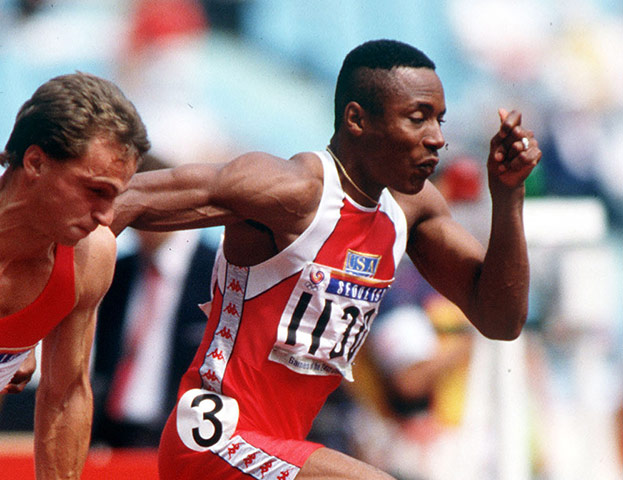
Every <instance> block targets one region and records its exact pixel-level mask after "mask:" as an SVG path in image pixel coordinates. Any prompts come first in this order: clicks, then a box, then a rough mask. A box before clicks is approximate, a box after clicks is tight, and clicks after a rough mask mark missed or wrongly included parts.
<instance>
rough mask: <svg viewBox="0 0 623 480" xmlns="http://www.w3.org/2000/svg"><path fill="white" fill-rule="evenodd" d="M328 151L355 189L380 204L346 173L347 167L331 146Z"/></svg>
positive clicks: (375, 203)
mask: <svg viewBox="0 0 623 480" xmlns="http://www.w3.org/2000/svg"><path fill="white" fill-rule="evenodd" d="M327 152H329V155H331V158H333V160H335V163H337V166H338V167H340V170H341V171H342V173H343V174H344V176H345V177H346V180H348V181H349V182H350V184H351V185H352V186H353V187H355V190H357V191H358V192H359V193H361V194H362V195H363V196H364V197H366V198H367V199H368V200H370V201H371V202H372V203H374V205H378V204H379V201H378V200H375V199H374V198H372V197H371V196H370V195H368V194H367V193H366V192H364V191H363V190H362V189H361V188H359V186H358V185H357V184H356V183H355V181H354V180H353V179H352V178H350V176H349V175H348V173H346V169H345V168H344V165H342V162H340V160H339V159H338V158H337V156H336V155H335V153H333V151H332V150H331V148H330V147H328V146H327Z"/></svg>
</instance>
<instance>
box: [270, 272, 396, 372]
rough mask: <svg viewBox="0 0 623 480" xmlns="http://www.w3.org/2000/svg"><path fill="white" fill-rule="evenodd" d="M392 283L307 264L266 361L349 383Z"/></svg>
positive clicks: (280, 322) (281, 320)
mask: <svg viewBox="0 0 623 480" xmlns="http://www.w3.org/2000/svg"><path fill="white" fill-rule="evenodd" d="M392 281H393V279H391V280H377V279H374V278H370V277H365V276H361V275H353V274H350V273H347V272H345V271H342V270H337V269H334V268H331V267H326V266H323V265H319V264H316V263H310V264H309V265H307V267H305V269H304V270H303V272H302V274H301V276H300V277H299V280H298V282H297V284H296V287H295V288H294V290H293V292H292V295H291V296H290V299H289V300H288V303H287V305H286V308H285V310H284V312H283V314H282V315H281V319H280V321H279V328H278V331H277V341H276V343H275V345H274V346H273V349H272V351H271V353H270V357H269V358H270V359H271V360H273V361H275V362H278V363H281V364H283V365H285V366H286V367H288V368H290V369H291V370H294V371H296V372H299V373H303V374H306V375H342V376H343V377H344V378H346V379H347V380H349V381H352V380H353V376H352V368H351V365H352V362H353V359H354V358H355V355H356V353H357V351H358V350H359V348H360V347H361V345H362V344H363V341H364V340H365V338H366V336H367V335H368V331H369V329H370V326H371V325H372V321H373V320H374V318H375V317H376V315H377V313H378V307H379V304H380V301H381V299H382V298H383V296H384V295H385V293H386V292H387V290H388V288H389V286H390V285H391V283H392Z"/></svg>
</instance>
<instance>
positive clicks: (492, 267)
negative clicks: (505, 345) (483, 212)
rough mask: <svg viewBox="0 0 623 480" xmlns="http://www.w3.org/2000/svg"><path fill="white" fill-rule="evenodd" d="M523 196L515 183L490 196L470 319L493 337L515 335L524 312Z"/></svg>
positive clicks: (526, 270) (527, 277) (526, 280)
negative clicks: (487, 230) (488, 226)
mask: <svg viewBox="0 0 623 480" xmlns="http://www.w3.org/2000/svg"><path fill="white" fill-rule="evenodd" d="M523 197H524V190H523V187H519V188H516V189H513V190H511V191H509V192H508V193H507V194H506V195H496V196H494V198H493V208H492V220H491V236H490V239H489V246H488V248H487V252H486V255H485V259H484V262H483V265H482V269H481V271H480V275H479V278H478V281H477V286H476V289H477V290H476V295H475V299H476V300H475V301H476V312H477V314H476V318H477V321H476V322H474V325H475V326H476V327H477V328H478V330H480V332H481V333H483V334H484V335H485V336H487V337H489V338H493V339H500V340H512V339H514V338H516V337H517V336H518V335H519V334H520V332H521V329H522V328H523V325H524V323H525V321H526V317H527V314H528V290H529V286H530V267H529V261H528V251H527V245H526V239H525V234H524V226H523Z"/></svg>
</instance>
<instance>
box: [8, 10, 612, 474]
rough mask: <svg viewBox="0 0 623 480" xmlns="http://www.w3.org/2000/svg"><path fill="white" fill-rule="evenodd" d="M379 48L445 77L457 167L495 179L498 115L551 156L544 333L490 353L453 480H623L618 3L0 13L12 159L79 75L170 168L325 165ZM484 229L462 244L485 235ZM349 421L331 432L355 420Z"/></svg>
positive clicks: (21, 442)
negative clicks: (256, 155) (340, 86)
mask: <svg viewBox="0 0 623 480" xmlns="http://www.w3.org/2000/svg"><path fill="white" fill-rule="evenodd" d="M374 38H393V39H397V40H402V41H406V42H408V43H411V44H413V45H415V46H417V47H419V48H421V49H422V50H423V51H424V52H426V53H427V54H428V55H429V56H430V57H431V58H432V59H433V60H434V61H435V62H436V64H437V67H438V69H437V71H438V74H439V76H440V77H441V79H442V81H443V83H444V87H445V92H446V101H447V106H448V114H447V116H446V118H447V123H446V124H445V125H444V133H445V136H446V140H447V141H448V143H449V145H448V148H447V149H446V150H445V151H443V152H442V154H441V156H442V163H445V164H446V165H451V164H452V163H453V162H458V161H459V160H460V159H465V158H469V159H473V160H474V161H476V162H478V163H479V165H480V166H481V167H482V169H483V170H484V161H485V159H486V155H487V151H488V141H489V138H490V137H491V135H492V134H493V132H494V131H495V130H496V128H497V123H498V119H497V114H496V110H497V108H498V107H505V108H508V109H511V108H517V109H520V110H521V111H523V112H524V119H525V122H526V124H528V125H530V126H531V128H532V129H533V130H534V131H535V134H536V136H537V138H538V139H539V142H540V145H541V147H542V150H543V154H544V155H543V160H542V163H541V164H540V165H539V167H538V168H537V170H536V171H535V172H534V174H533V176H532V177H531V179H530V181H529V184H528V195H529V198H528V201H527V203H526V230H527V235H528V240H529V246H530V256H531V263H532V275H533V281H532V292H531V305H530V319H529V328H528V329H527V331H526V334H525V335H522V337H521V338H520V340H518V341H517V342H513V343H511V344H502V345H497V344H496V345H492V344H491V343H490V342H484V341H482V342H480V341H477V343H476V345H475V346H474V355H473V359H472V367H473V368H472V371H471V376H470V380H469V386H468V390H467V392H468V393H467V395H468V396H467V400H466V406H465V415H464V416H463V422H462V423H463V424H462V426H461V428H462V430H461V435H463V436H464V441H465V442H466V444H468V445H470V449H469V450H467V451H466V450H465V449H463V450H462V452H463V455H460V454H458V453H457V452H448V453H446V456H445V457H444V460H445V462H446V466H447V469H448V470H451V473H450V474H449V476H448V477H445V478H461V479H470V478H479V479H491V480H515V479H516V480H529V479H542V480H574V479H583V480H585V479H593V478H595V479H597V478H599V479H600V480H610V479H612V480H615V479H620V478H622V475H623V473H622V469H621V457H620V455H621V454H620V448H621V445H620V443H617V442H620V441H621V440H620V438H621V435H622V432H621V428H622V427H621V424H618V425H617V424H616V423H615V420H616V415H617V412H620V410H621V407H622V405H623V394H622V390H623V375H622V373H621V372H622V371H623V369H622V367H623V319H622V315H623V245H622V242H621V240H622V239H623V55H621V45H623V2H621V1H620V0H567V1H565V2H560V1H555V0H515V1H513V2H502V1H499V0H439V1H427V0H392V1H389V2H379V1H377V0H340V1H331V0H307V1H304V2H303V1H296V0H202V1H198V0H197V1H193V0H125V1H124V0H57V1H37V0H30V1H29V0H0V106H1V107H0V141H1V142H3V143H2V145H4V142H5V141H6V139H7V138H8V135H9V133H10V130H11V128H12V124H13V121H14V118H15V115H16V113H17V110H18V108H19V107H20V106H21V104H22V103H23V102H24V101H25V100H26V99H27V98H29V97H30V95H31V94H32V92H33V91H34V90H35V89H36V88H37V87H38V86H39V85H40V84H41V83H43V82H45V81H46V80H48V79H49V78H51V77H52V76H55V75H58V74H62V73H69V72H73V71H76V70H80V71H87V72H91V73H94V74H97V75H100V76H103V77H106V78H108V79H111V80H113V81H115V82H116V83H117V84H118V85H119V86H120V87H121V88H122V89H123V90H124V92H125V93H126V94H127V96H128V97H129V98H130V99H131V100H132V101H134V102H135V104H136V105H137V107H138V109H139V111H140V112H141V114H142V116H143V118H144V120H145V122H146V124H147V127H148V131H149V133H150V138H151V141H152V143H153V150H154V153H157V154H159V155H161V156H163V157H165V158H167V159H168V160H169V161H172V162H176V163H186V162H196V161H216V160H223V159H229V158H232V157H233V156H235V155H236V154H239V153H241V152H244V151H248V150H265V151H269V152H271V153H274V154H276V155H280V156H284V157H289V156H291V155H292V154H294V153H296V152H299V151H304V150H318V149H323V148H324V146H325V145H326V144H327V143H328V140H329V138H330V137H331V134H332V132H333V129H332V125H333V105H332V101H333V89H334V83H335V79H336V76H337V73H338V70H339V67H340V64H341V61H342V59H343V57H344V55H345V54H346V53H347V52H348V51H349V50H350V49H352V48H353V47H354V46H356V45H358V44H359V43H362V42H363V41H366V40H369V39H374ZM617 52H618V53H617ZM486 197H487V194H486V191H485V193H484V194H483V195H482V198H480V199H479V200H480V201H481V202H480V203H479V206H481V207H483V208H484V209H486V208H487V198H486ZM482 223H483V222H482V220H479V221H473V220H470V219H469V217H466V225H465V226H466V227H467V228H468V229H472V230H473V231H474V233H475V234H476V235H481V234H482V233H481V230H479V229H481V227H482ZM484 223H486V222H484ZM207 234H208V235H211V234H212V233H211V232H208V233H207ZM484 240H485V241H486V238H485V239H484ZM126 244H127V245H130V244H131V239H130V238H128V239H127V242H126V241H125V240H124V241H122V242H121V250H123V248H126V247H125V245H126ZM127 248H130V247H129V246H128V247H127ZM35 385H36V381H35V382H33V385H32V386H31V387H29V390H30V393H31V397H32V390H34V388H35ZM23 395H24V397H23V399H26V398H28V393H25V394H23ZM15 403H18V404H21V406H20V405H17V406H16V405H15ZM337 412H338V413H337V414H336V416H335V417H329V420H328V424H331V422H334V423H340V422H342V421H343V418H345V417H344V416H343V415H341V414H340V413H339V409H338V410H337ZM334 413H335V411H334ZM31 414H32V412H31V411H30V410H29V409H28V402H27V401H25V400H17V399H15V400H11V401H10V402H9V399H6V400H5V402H4V405H2V406H0V428H1V429H2V431H1V432H0V479H2V478H16V477H15V476H14V475H15V472H17V471H18V470H14V471H13V473H9V472H10V468H17V469H19V468H22V469H24V468H25V470H22V471H25V472H30V471H31V469H32V467H31V466H30V457H29V455H30V453H29V451H30V448H31V446H32V439H31V437H30V432H29V428H31V427H30V424H31V419H30V415H31ZM329 415H331V413H329ZM355 434H356V427H355ZM338 446H339V445H338ZM114 455H123V453H122V452H107V453H105V454H104V453H102V452H101V451H100V452H94V453H93V455H92V457H91V458H90V460H89V462H90V463H89V465H88V467H87V472H86V473H85V478H89V477H88V475H94V476H93V477H92V478H125V477H124V474H122V473H115V474H114V477H110V476H107V474H104V473H101V471H98V470H97V468H101V467H102V465H104V464H106V462H107V461H108V462H109V463H110V462H111V460H110V459H111V458H113V457H114ZM106 458H108V460H106ZM114 458H116V459H118V460H116V461H115V462H112V463H116V464H117V466H119V465H121V464H122V463H123V461H124V460H123V458H125V457H123V458H121V457H114ZM136 458H138V457H136ZM141 458H144V457H141ZM152 460H153V459H152ZM141 461H142V460H141ZM141 461H137V460H136V459H135V460H132V461H130V462H129V463H128V464H131V465H133V466H134V467H136V466H137V465H142V463H141ZM20 462H21V463H20ZM18 464H19V465H18ZM145 464H146V467H145V469H144V470H142V471H143V477H144V478H153V477H150V475H154V473H153V470H150V468H152V467H153V462H152V463H150V461H149V459H148V460H147V461H145ZM11 465H12V466H13V467H11ZM20 465H21V466H20ZM448 466H449V467H448ZM29 469H30V470H29ZM89 472H91V473H89ZM93 472H99V473H93ZM146 472H149V473H146ZM126 474H127V475H128V478H129V477H130V476H132V477H135V476H136V473H134V472H132V473H130V472H129V471H128V470H126ZM28 475H31V474H30V473H25V474H24V476H23V477H20V478H28ZM438 477H439V478H440V479H441V478H444V477H443V476H442V475H441V474H439V475H438Z"/></svg>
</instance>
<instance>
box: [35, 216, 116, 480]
mask: <svg viewBox="0 0 623 480" xmlns="http://www.w3.org/2000/svg"><path fill="white" fill-rule="evenodd" d="M114 261H115V240H114V236H113V235H112V233H111V232H110V231H109V230H108V229H105V228H103V227H100V228H99V229H98V230H96V231H95V232H94V233H92V234H91V235H90V236H89V237H87V239H85V240H83V241H82V242H80V244H79V245H78V246H77V247H76V260H75V265H76V291H77V304H76V307H75V308H74V310H73V311H72V312H71V313H70V314H69V315H68V316H67V317H66V318H65V319H64V320H63V321H62V322H61V323H60V324H59V325H58V326H57V327H56V328H55V329H54V330H53V331H52V332H51V333H50V334H48V336H47V337H46V338H45V339H44V340H43V343H42V358H41V382H40V384H39V387H38V389H37V400H36V407H35V468H36V474H37V478H38V479H57V478H64V479H79V478H80V474H81V472H82V468H83V466H84V463H85V461H86V457H87V453H88V448H89V439H90V434H91V419H92V414H93V400H92V392H91V386H90V382H89V358H90V353H91V345H92V341H93V335H94V330H95V318H96V310H97V305H98V303H99V301H100V300H101V298H102V296H103V295H104V293H105V292H106V290H107V288H108V287H109V285H110V281H111V279H112V273H113V268H114Z"/></svg>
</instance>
